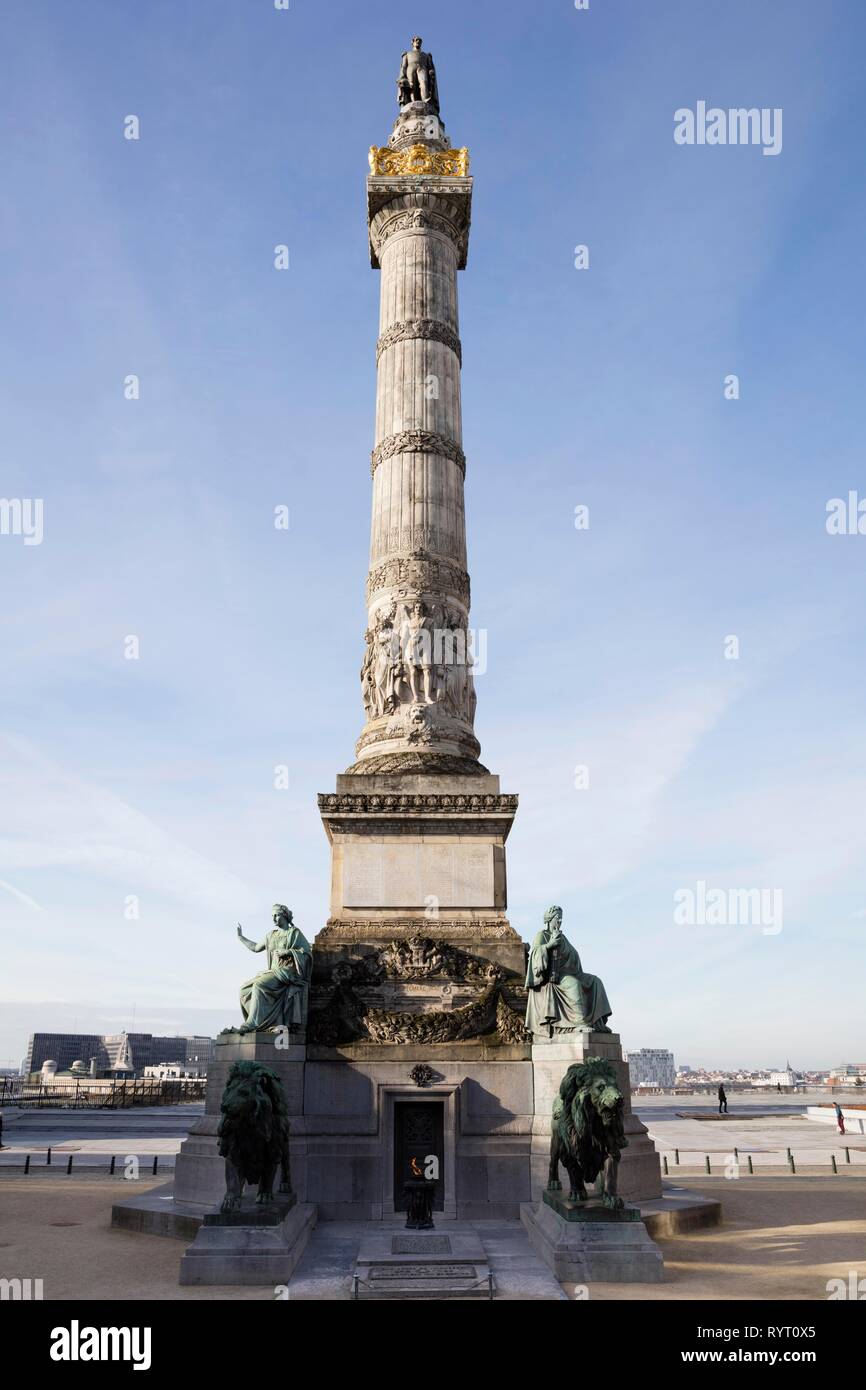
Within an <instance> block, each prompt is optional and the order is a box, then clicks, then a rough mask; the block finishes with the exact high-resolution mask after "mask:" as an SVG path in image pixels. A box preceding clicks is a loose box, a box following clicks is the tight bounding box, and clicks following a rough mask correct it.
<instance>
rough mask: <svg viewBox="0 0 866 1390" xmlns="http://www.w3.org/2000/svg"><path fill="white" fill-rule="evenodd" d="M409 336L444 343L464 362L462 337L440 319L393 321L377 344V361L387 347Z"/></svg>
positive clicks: (461, 362)
mask: <svg viewBox="0 0 866 1390" xmlns="http://www.w3.org/2000/svg"><path fill="white" fill-rule="evenodd" d="M407 338H409V339H414V338H425V339H428V340H432V341H433V342H436V343H444V344H445V346H446V347H450V348H451V350H452V351H453V352H454V353H455V354H456V356H457V361H458V362H459V363H460V364H461V366H462V364H463V348H462V346H461V343H460V339H459V338H458V336H457V334H456V333H455V332H454V329H453V328H449V326H448V324H447V323H442V321H441V320H440V319H406V320H405V321H403V322H401V323H392V324H391V327H390V328H388V329H386V330H385V332H384V333H383V334H382V336H381V337H380V338H379V341H378V342H377V344H376V362H377V364H378V361H379V358H380V357H381V356H382V353H383V352H384V351H385V350H386V348H389V347H393V346H394V344H395V343H402V342H404V341H405V340H406V339H407Z"/></svg>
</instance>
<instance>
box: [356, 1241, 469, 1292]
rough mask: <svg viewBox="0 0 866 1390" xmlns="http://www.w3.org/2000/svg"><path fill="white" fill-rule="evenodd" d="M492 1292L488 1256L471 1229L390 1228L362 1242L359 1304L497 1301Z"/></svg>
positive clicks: (357, 1266) (357, 1278) (357, 1264)
mask: <svg viewBox="0 0 866 1390" xmlns="http://www.w3.org/2000/svg"><path fill="white" fill-rule="evenodd" d="M493 1292H494V1290H493V1287H492V1280H491V1276H490V1266H489V1263H488V1259H487V1252H486V1251H485V1249H484V1246H483V1245H482V1243H481V1240H480V1238H479V1236H478V1234H477V1232H475V1231H473V1230H472V1229H471V1227H460V1226H458V1225H456V1224H455V1223H454V1222H449V1223H448V1227H447V1229H443V1230H442V1231H440V1232H436V1231H429V1232H428V1231H399V1232H398V1231H394V1230H393V1229H387V1228H386V1229H385V1230H383V1231H381V1232H377V1233H376V1234H374V1235H367V1236H365V1238H364V1239H363V1241H362V1242H361V1247H360V1249H359V1251H358V1258H357V1261H356V1264H355V1270H354V1276H353V1287H352V1296H353V1297H354V1298H357V1299H366V1298H397V1299H403V1298H423V1299H440V1298H492V1297H493Z"/></svg>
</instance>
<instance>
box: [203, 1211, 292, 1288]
mask: <svg viewBox="0 0 866 1390" xmlns="http://www.w3.org/2000/svg"><path fill="white" fill-rule="evenodd" d="M245 1200H251V1199H245ZM274 1207H275V1210H274V1211H273V1212H266V1213H264V1214H262V1212H261V1210H259V1211H255V1210H254V1209H251V1210H248V1211H246V1212H232V1213H231V1214H230V1215H229V1216H227V1217H223V1216H221V1215H219V1214H217V1213H214V1214H213V1215H212V1216H209V1217H206V1218H205V1220H204V1222H203V1223H202V1225H201V1226H200V1227H199V1230H198V1233H197V1235H196V1238H195V1240H194V1241H193V1243H192V1245H191V1246H190V1247H189V1249H188V1250H187V1251H186V1253H185V1255H184V1256H183V1259H182V1260H181V1262H180V1280H179V1282H180V1283H181V1284H265V1285H267V1284H286V1283H288V1281H289V1279H290V1278H291V1276H292V1273H293V1272H294V1269H295V1266H296V1265H297V1263H298V1261H299V1260H300V1258H301V1256H302V1255H303V1253H304V1250H305V1249H306V1245H307V1241H308V1240H309V1237H310V1232H311V1230H312V1229H313V1227H314V1226H315V1224H316V1209H315V1207H312V1206H308V1205H306V1204H304V1205H298V1204H297V1202H295V1200H294V1199H293V1200H292V1203H291V1205H289V1204H287V1203H285V1202H283V1203H282V1204H281V1203H279V1201H277V1202H276V1203H275V1204H274ZM247 1222H248V1223H249V1224H246V1223H247Z"/></svg>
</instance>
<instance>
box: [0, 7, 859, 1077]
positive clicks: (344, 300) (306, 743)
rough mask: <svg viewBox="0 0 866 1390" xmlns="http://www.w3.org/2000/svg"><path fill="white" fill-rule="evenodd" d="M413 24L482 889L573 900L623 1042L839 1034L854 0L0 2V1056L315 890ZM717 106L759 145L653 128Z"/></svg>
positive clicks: (746, 1055) (853, 739)
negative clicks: (0, 501) (453, 228)
mask: <svg viewBox="0 0 866 1390" xmlns="http://www.w3.org/2000/svg"><path fill="white" fill-rule="evenodd" d="M416 31H417V32H420V33H421V34H422V35H423V36H424V40H425V47H426V48H429V49H430V50H431V51H432V53H433V54H434V57H435V59H436V63H437V69H438V73H439V82H440V93H441V99H442V114H443V118H444V120H445V123H446V126H447V129H448V132H449V134H450V136H451V139H452V142H453V143H454V144H455V145H463V144H465V145H468V146H469V149H470V155H471V161H472V173H473V175H474V177H475V189H474V207H473V226H472V237H471V243H470V254H469V265H468V268H467V270H466V271H465V273H464V274H462V275H461V280H460V293H461V336H462V339H463V348H464V358H463V360H464V373H463V407H464V410H463V414H464V447H465V449H466V454H467V458H468V471H467V484H466V497H467V518H468V538H469V552H470V570H471V573H472V583H473V625H474V626H476V627H483V628H485V629H486V630H487V633H488V669H487V671H486V673H485V674H484V675H483V676H481V677H479V679H478V682H477V685H478V714H477V719H476V730H477V733H478V735H479V737H480V740H481V744H482V756H483V759H484V762H485V763H486V765H487V766H488V767H489V768H490V769H491V770H492V771H495V772H497V773H498V774H499V775H500V777H501V779H502V788H503V790H504V791H509V792H517V793H519V794H520V798H521V802H520V811H519V813H518V817H517V820H516V822H515V826H514V830H513V832H512V835H511V838H510V840H509V843H508V852H509V860H508V871H509V915H510V917H511V920H512V921H513V922H514V924H515V925H516V926H517V927H518V929H519V930H520V931H521V932H522V933H523V934H524V935H526V936H529V935H531V934H532V933H533V932H534V931H536V930H537V929H538V927H539V926H540V923H541V916H542V913H543V911H544V909H545V908H546V907H547V905H548V904H549V903H550V902H559V903H561V904H562V905H563V907H564V909H565V927H566V931H567V932H568V934H569V935H570V936H571V939H572V940H573V941H574V942H575V943H576V944H577V945H578V946H579V948H580V951H581V954H582V958H583V962H584V966H585V967H586V968H587V969H589V970H591V971H593V972H595V973H597V974H599V975H601V976H602V977H603V979H604V981H605V984H606V986H607V990H608V994H609V995H610V998H611V1000H612V1003H613V1007H614V1018H613V1025H614V1026H616V1027H617V1028H618V1029H619V1031H620V1033H621V1034H622V1038H623V1042H624V1044H625V1045H626V1046H628V1047H641V1046H647V1047H649V1046H655V1047H659V1046H662V1047H663V1046H667V1047H671V1048H672V1049H673V1050H674V1052H675V1055H676V1057H677V1059H678V1061H683V1062H687V1063H690V1064H691V1065H692V1066H695V1065H699V1064H702V1063H709V1064H749V1063H753V1064H756V1065H757V1064H760V1063H772V1064H778V1063H780V1062H784V1060H785V1059H786V1057H790V1059H791V1061H792V1063H793V1064H794V1065H795V1066H806V1065H831V1064H833V1063H835V1062H838V1061H840V1060H842V1059H843V1058H844V1059H846V1060H849V1061H851V1060H862V1059H863V1058H864V1056H866V1043H864V1038H863V1009H862V999H863V973H864V972H863V961H864V951H863V936H864V928H866V885H864V875H863V865H864V862H866V815H864V791H863V788H864V785H866V782H864V773H866V727H864V720H863V694H862V692H863V683H864V657H863V650H864V613H863V597H862V595H863V574H864V564H866V536H853V535H851V536H836V537H831V536H828V534H827V531H826V528H825V516H826V504H827V501H828V499H830V498H832V497H837V496H842V497H845V496H847V493H848V491H849V490H851V489H854V490H857V489H859V490H860V492H861V494H863V495H866V468H864V462H863V438H864V409H866V407H864V400H866V397H864V392H863V389H862V377H863V321H864V268H863V254H862V247H863V226H864V211H866V209H864V201H866V192H864V184H863V179H862V174H861V171H862V145H863V131H864V128H866V109H864V107H866V102H864V95H863V85H862V53H863V49H864V38H866V11H864V9H863V6H862V4H861V3H859V0H850V3H847V2H846V0H824V2H823V3H822V4H820V5H817V4H814V3H804V0H786V3H785V4H781V3H770V0H763V3H755V0H729V3H727V4H726V5H724V6H715V5H713V6H711V5H708V4H701V5H697V4H695V3H693V0H657V2H656V3H654V4H652V5H637V4H636V3H634V0H618V3H614V2H613V0H608V2H607V3H602V0H591V4H590V9H589V11H588V12H578V11H576V10H575V9H574V7H573V5H572V4H570V3H566V0H561V3H553V2H552V0H543V3H534V4H531V5H530V4H525V5H509V6H502V5H500V4H493V3H489V0H475V3H473V4H472V5H471V6H470V7H467V6H465V5H458V4H456V3H451V0H438V2H437V3H436V4H435V5H427V4H419V5H415V6H406V5H404V4H399V5H398V4H397V3H396V0H392V2H390V3H384V2H383V3H369V4H365V5H363V6H359V5H357V4H350V3H319V2H317V3H313V2H312V0H291V9H290V10H289V11H288V12H278V11H275V10H274V8H273V4H272V0H243V3H241V0H234V2H230V0H149V3H148V4H147V5H140V4H134V3H132V0H89V3H88V4H87V5H84V6H70V5H63V4H60V3H56V2H55V3H46V4H41V5H38V6H34V5H33V4H32V3H25V0H9V3H7V5H6V6H5V9H4V17H3V20H2V44H0V47H2V52H3V55H4V66H5V69H6V70H5V72H4V76H3V81H2V83H0V105H2V108H3V110H2V119H3V128H4V132H5V134H4V145H5V147H6V151H5V152H6V156H7V158H6V172H5V177H4V195H5V196H4V199H3V204H4V208H3V215H2V221H0V237H2V278H3V299H4V330H5V331H4V333H3V335H2V342H0V354H2V360H0V392H2V419H3V429H2V435H0V495H2V496H4V497H7V498H13V497H31V498H42V499H44V539H43V542H42V544H41V545H34V546H25V545H24V544H23V539H22V537H20V536H14V535H6V536H0V584H2V594H3V603H2V608H0V635H2V645H3V663H2V693H0V745H2V759H0V798H2V799H0V828H2V837H0V949H2V982H0V999H2V1001H3V1003H2V1008H0V1063H3V1064H6V1065H12V1064H14V1063H17V1061H18V1060H19V1058H20V1057H21V1055H22V1054H23V1051H24V1047H25V1044H26V1038H27V1034H28V1033H29V1032H30V1031H31V1030H33V1029H40V1030H46V1029H51V1028H55V1027H58V1028H60V1027H62V1028H66V1027H68V1026H72V1025H73V1024H75V1025H77V1026H78V1027H79V1028H80V1029H82V1030H84V1029H92V1030H94V1031H98V1030H100V1029H103V1028H105V1029H109V1028H110V1029H119V1028H122V1027H131V1026H132V1022H133V1010H134V1011H135V1013H134V1018H135V1024H136V1027H137V1028H139V1029H146V1028H152V1029H153V1030H154V1031H169V1032H174V1031H210V1030H213V1031H215V1030H216V1029H218V1028H219V1027H221V1026H223V1025H224V1024H226V1023H229V1022H232V1021H235V1015H236V990H237V985H238V983H239V981H240V980H241V979H243V978H245V976H246V974H247V973H248V968H247V964H246V957H245V954H244V953H243V952H242V950H241V948H240V947H239V946H238V944H237V942H236V940H235V935H234V933H235V922H236V921H237V920H238V919H240V920H241V921H242V922H243V923H244V926H245V928H246V929H247V932H248V934H250V935H259V934H260V933H261V932H262V931H263V930H264V928H265V926H266V925H267V921H268V908H269V906H270V904H271V903H272V902H273V901H274V900H279V901H284V902H288V903H289V904H290V905H291V906H292V908H293V909H294V911H295V914H296V920H297V922H298V924H299V925H300V926H301V927H302V928H303V930H304V931H305V932H306V934H307V935H308V936H310V937H312V936H313V935H315V933H316V931H318V930H319V929H320V927H321V926H322V925H323V924H324V922H325V920H326V917H327V898H328V865H329V860H328V847H327V841H326V839H325V835H324V833H323V831H322V827H321V823H320V820H319V817H318V813H317V808H316V793H317V792H320V791H327V790H331V789H332V788H333V785H334V777H335V775H336V773H338V772H341V771H343V770H344V769H345V767H347V766H348V764H349V763H350V762H351V761H352V759H353V745H354V740H355V739H356V737H357V735H358V733H359V732H360V729H361V725H362V709H361V700H360V688H359V682H358V670H359V667H360V662H361V656H362V648H363V631H364V611H363V594H364V579H365V575H366V569H367V557H368V543H369V508H370V476H369V450H370V447H371V443H372V432H373V404H374V389H375V354H374V347H375V338H376V332H377V312H378V299H377V296H378V282H377V275H376V274H375V273H374V272H372V271H371V270H370V267H369V261H368V258H367V241H366V230H365V220H364V219H365V211H364V179H365V175H366V156H367V149H368V147H369V146H370V144H373V143H376V144H382V143H385V141H386V140H387V136H388V134H389V131H390V128H391V125H392V123H393V120H394V117H395V115H396V104H395V95H394V78H395V75H396V72H397V67H398V63H399V57H400V53H401V51H402V50H403V49H404V48H405V47H406V46H407V44H408V42H409V39H410V37H411V35H412V34H413V33H414V32H416ZM699 100H706V101H707V102H708V104H710V105H716V106H719V107H723V108H728V107H737V106H756V107H772V108H776V107H780V108H782V111H783V148H782V152H781V154H779V155H778V156H777V157H775V158H767V157H764V156H763V155H762V153H761V150H760V149H759V148H756V147H742V146H730V147H708V146H704V147H698V146H695V147H682V146H678V145H676V144H675V143H674V140H673V128H674V112H675V110H677V109H678V108H680V107H684V106H689V107H694V106H695V105H696V103H697V102H698V101H699ZM129 114H135V115H137V116H138V117H139V119H140V125H141V136H140V139H139V140H138V141H128V140H125V139H124V138H123V122H124V118H125V117H126V116H127V115H129ZM277 243H286V244H287V245H288V246H289V248H290V262H291V264H290V269H289V270H288V271H287V272H277V271H275V270H274V268H273V248H274V246H275V245H276V244H277ZM579 243H580V244H587V245H588V246H589V248H590V267H589V269H588V270H586V271H576V270H575V269H574V266H573V260H574V247H575V245H577V244H579ZM130 373H135V374H136V375H138V376H139V378H140V383H141V384H140V399H139V400H137V401H128V400H126V399H124V392H123V382H124V378H125V377H126V376H127V375H128V374H130ZM729 373H736V374H737V375H738V376H739V378H740V398H739V400H736V401H729V400H726V399H725V398H724V393H723V383H724V378H725V377H726V375H728V374H729ZM281 503H283V504H286V505H288V506H289V507H290V511H291V526H290V529H289V531H288V532H286V533H284V532H279V531H276V530H275V529H274V527H273V522H272V518H273V509H274V507H275V506H276V505H278V504H281ZM578 504H585V505H588V506H589V508H590V527H589V530H587V531H577V530H575V527H574V523H573V518H574V508H575V506H576V505H578ZM127 634H135V635H136V636H138V638H139V641H140V658H139V660H137V661H128V660H125V659H124V654H123V653H124V638H125V637H126V635H127ZM730 634H735V635H736V636H737V637H738V638H739V643H740V656H739V659H738V660H735V661H731V660H726V659H725V655H724V643H725V638H726V637H727V636H728V635H730ZM283 763H284V764H287V765H288V767H289V770H290V786H289V789H288V790H287V791H278V790H276V789H275V788H274V786H273V768H274V766H275V765H276V764H283ZM578 764H585V765H586V766H587V767H588V768H589V772H590V785H589V788H588V789H586V790H577V789H576V788H575V786H574V769H575V767H576V766H577V765H578ZM700 880H703V881H707V882H708V883H710V884H711V885H713V886H717V887H720V888H723V889H727V888H742V889H751V888H766V889H770V888H781V889H782V891H783V894H784V926H783V930H782V931H781V932H779V933H778V934H776V935H769V934H764V933H762V931H761V929H760V928H759V927H757V928H756V927H750V926H740V927H713V926H702V927H701V926H692V927H684V926H678V925H675V924H674V921H673V895H674V893H675V892H676V891H677V890H678V889H681V888H684V887H690V886H694V885H695V884H696V883H697V882H698V881H700ZM130 895H135V896H136V897H137V898H138V899H139V903H140V917H139V919H138V920H137V921H135V920H127V919H126V918H125V916H124V904H125V901H126V899H127V898H128V897H129V896H130Z"/></svg>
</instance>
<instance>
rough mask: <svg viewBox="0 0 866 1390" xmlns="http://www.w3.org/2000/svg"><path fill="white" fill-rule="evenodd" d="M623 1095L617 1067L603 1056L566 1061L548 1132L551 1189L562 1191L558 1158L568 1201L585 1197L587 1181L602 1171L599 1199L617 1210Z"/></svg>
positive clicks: (623, 1145) (625, 1142) (625, 1144)
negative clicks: (566, 1180)
mask: <svg viewBox="0 0 866 1390" xmlns="http://www.w3.org/2000/svg"><path fill="white" fill-rule="evenodd" d="M622 1110H623V1097H622V1092H621V1091H620V1089H619V1085H618V1083H617V1077H616V1071H615V1070H614V1067H613V1066H612V1064H611V1063H610V1062H607V1061H605V1060H604V1058H602V1057H587V1058H586V1060H585V1061H583V1062H578V1063H576V1064H575V1065H574V1066H571V1067H569V1069H568V1071H567V1072H566V1073H565V1076H564V1077H563V1078H562V1081H561V1082H560V1085H559V1095H558V1096H557V1098H556V1100H555V1101H554V1103H553V1119H552V1123H551V1136H550V1176H549V1178H548V1183H547V1188H548V1191H549V1192H561V1191H562V1184H561V1183H560V1181H559V1165H560V1163H561V1164H562V1165H563V1167H564V1168H565V1169H566V1171H567V1173H568V1177H569V1180H570V1183H571V1191H570V1192H569V1194H568V1198H569V1201H571V1202H585V1201H586V1184H587V1183H588V1182H595V1180H596V1178H597V1177H598V1175H599V1173H602V1174H603V1180H602V1202H603V1204H604V1205H605V1206H606V1207H611V1208H613V1209H614V1210H615V1211H618V1210H620V1209H621V1207H622V1206H623V1200H622V1198H621V1197H618V1196H617V1192H616V1178H617V1167H618V1165H619V1156H620V1153H621V1152H622V1150H623V1149H625V1148H627V1147H628V1140H627V1139H626V1137H625V1130H624V1128H623V1119H622Z"/></svg>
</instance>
